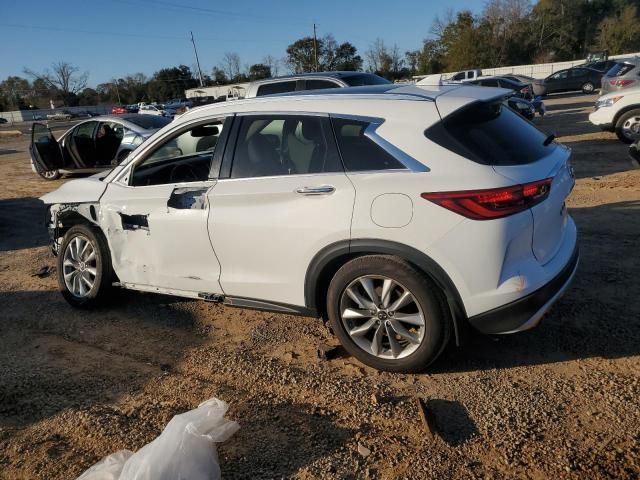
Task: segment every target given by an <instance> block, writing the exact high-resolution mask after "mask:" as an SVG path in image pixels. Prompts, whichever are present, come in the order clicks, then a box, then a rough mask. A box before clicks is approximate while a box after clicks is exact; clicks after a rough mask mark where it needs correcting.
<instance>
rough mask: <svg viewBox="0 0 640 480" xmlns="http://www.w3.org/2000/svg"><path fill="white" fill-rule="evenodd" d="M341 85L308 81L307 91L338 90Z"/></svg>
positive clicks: (322, 81)
mask: <svg viewBox="0 0 640 480" xmlns="http://www.w3.org/2000/svg"><path fill="white" fill-rule="evenodd" d="M339 86H340V85H338V84H337V83H334V82H330V81H329V80H307V81H306V82H305V89H306V90H320V89H322V88H338V87H339Z"/></svg>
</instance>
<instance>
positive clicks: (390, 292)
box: [327, 255, 451, 373]
mask: <svg viewBox="0 0 640 480" xmlns="http://www.w3.org/2000/svg"><path fill="white" fill-rule="evenodd" d="M445 305H446V304H445V300H444V299H443V295H442V292H441V291H440V290H439V289H438V287H436V285H434V284H433V282H431V281H430V280H429V279H428V278H427V277H426V276H425V275H424V274H423V273H422V272H420V271H419V270H417V269H416V268H415V267H413V266H412V265H410V264H409V263H407V262H405V261H403V260H401V259H399V258H397V257H393V256H387V255H371V256H364V257H359V258H356V259H354V260H351V261H350V262H348V263H346V264H345V265H344V266H342V268H340V269H339V270H338V272H337V273H336V274H335V276H334V277H333V279H332V280H331V283H330V285H329V291H328V295H327V311H328V314H329V320H330V322H331V326H332V328H333V331H334V332H335V333H336V335H337V336H338V338H339V340H340V342H341V343H342V345H343V346H344V347H345V349H346V350H347V351H348V352H349V353H351V354H352V355H353V356H354V357H356V358H358V359H359V360H360V361H361V362H363V363H365V364H366V365H369V366H371V367H373V368H377V369H379V370H387V371H391V372H407V373H409V372H419V371H422V370H424V369H425V368H426V367H427V366H428V365H429V364H431V363H432V362H433V361H434V360H435V359H436V358H437V357H438V355H440V353H441V352H442V350H444V347H445V346H446V345H447V343H448V341H449V336H450V326H451V319H450V317H449V314H448V310H447V308H446V307H445Z"/></svg>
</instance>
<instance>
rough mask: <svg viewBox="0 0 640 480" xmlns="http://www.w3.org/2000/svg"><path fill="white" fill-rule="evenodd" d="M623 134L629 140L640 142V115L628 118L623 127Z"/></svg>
mask: <svg viewBox="0 0 640 480" xmlns="http://www.w3.org/2000/svg"><path fill="white" fill-rule="evenodd" d="M622 134H623V135H624V136H625V137H626V138H628V139H629V140H638V139H639V138H640V115H634V116H633V117H630V118H627V120H626V122H624V124H623V125H622Z"/></svg>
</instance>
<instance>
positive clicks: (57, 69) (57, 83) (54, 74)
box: [24, 61, 89, 98]
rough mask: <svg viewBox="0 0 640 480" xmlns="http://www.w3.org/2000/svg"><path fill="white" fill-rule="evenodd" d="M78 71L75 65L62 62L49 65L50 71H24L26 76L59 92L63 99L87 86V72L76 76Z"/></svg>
mask: <svg viewBox="0 0 640 480" xmlns="http://www.w3.org/2000/svg"><path fill="white" fill-rule="evenodd" d="M79 71H80V69H79V68H78V67H76V66H75V65H73V64H71V63H69V62H63V61H60V62H55V63H53V64H51V69H47V70H45V71H44V72H42V73H38V72H35V71H34V70H31V69H29V68H25V69H24V73H25V74H26V75H29V76H30V77H33V78H34V79H36V80H42V81H43V82H44V83H45V84H46V85H47V86H48V87H49V88H51V89H55V90H60V91H61V92H62V95H63V96H64V97H65V98H67V97H69V96H70V95H75V94H77V93H78V92H80V91H81V90H83V89H84V88H85V87H86V86H87V80H88V79H89V72H84V73H81V74H78V72H79Z"/></svg>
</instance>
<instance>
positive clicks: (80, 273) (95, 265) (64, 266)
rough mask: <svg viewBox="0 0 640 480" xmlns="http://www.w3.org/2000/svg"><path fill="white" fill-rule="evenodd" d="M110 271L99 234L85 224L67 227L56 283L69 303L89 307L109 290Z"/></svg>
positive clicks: (106, 249) (104, 242)
mask: <svg viewBox="0 0 640 480" xmlns="http://www.w3.org/2000/svg"><path fill="white" fill-rule="evenodd" d="M112 281H113V270H112V267H111V254H110V252H109V246H108V245H107V242H106V240H105V238H104V236H103V235H102V233H100V232H98V231H96V230H95V229H93V228H91V227H89V226H87V225H76V226H75V227H71V228H70V229H69V230H68V231H67V233H66V234H65V236H64V238H63V240H62V245H61V247H60V251H59V254H58V286H59V288H60V291H61V293H62V296H63V297H64V298H65V300H67V302H69V303H70V304H71V305H72V306H74V307H78V308H90V307H93V306H95V305H97V304H99V303H100V302H101V301H102V300H103V299H105V298H106V297H107V295H108V293H109V291H110V290H111V288H112V287H111V284H112Z"/></svg>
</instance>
